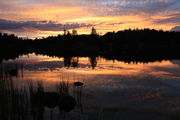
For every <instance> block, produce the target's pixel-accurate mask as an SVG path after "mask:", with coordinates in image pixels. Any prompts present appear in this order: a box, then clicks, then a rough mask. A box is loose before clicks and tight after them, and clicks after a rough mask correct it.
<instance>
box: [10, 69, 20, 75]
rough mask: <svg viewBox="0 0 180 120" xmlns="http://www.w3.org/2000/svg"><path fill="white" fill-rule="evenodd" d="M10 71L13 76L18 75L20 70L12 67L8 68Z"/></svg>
mask: <svg viewBox="0 0 180 120" xmlns="http://www.w3.org/2000/svg"><path fill="white" fill-rule="evenodd" d="M8 73H9V75H11V76H17V74H18V70H17V69H11V70H8Z"/></svg>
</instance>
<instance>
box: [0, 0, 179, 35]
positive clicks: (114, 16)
mask: <svg viewBox="0 0 180 120" xmlns="http://www.w3.org/2000/svg"><path fill="white" fill-rule="evenodd" d="M179 26H180V0H0V32H6V33H13V34H16V35H18V36H19V37H26V36H28V37H30V38H35V37H46V36H49V35H57V34H61V33H62V31H63V30H64V29H67V30H72V29H77V30H78V33H79V34H88V33H90V31H91V28H92V27H95V28H96V29H97V32H99V33H100V34H104V33H106V32H108V31H118V30H123V29H128V28H132V29H133V28H154V29H163V30H171V29H172V28H174V27H176V28H180V27H179Z"/></svg>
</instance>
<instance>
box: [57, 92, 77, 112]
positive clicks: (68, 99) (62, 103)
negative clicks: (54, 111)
mask: <svg viewBox="0 0 180 120" xmlns="http://www.w3.org/2000/svg"><path fill="white" fill-rule="evenodd" d="M75 105H76V101H75V99H74V98H73V97H72V96H69V95H65V94H62V95H60V99H59V109H62V110H64V111H66V112H70V111H71V110H73V109H74V107H75Z"/></svg>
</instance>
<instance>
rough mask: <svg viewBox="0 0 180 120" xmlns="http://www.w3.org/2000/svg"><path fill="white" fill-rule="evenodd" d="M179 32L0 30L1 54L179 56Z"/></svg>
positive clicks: (145, 58) (150, 30)
mask: <svg viewBox="0 0 180 120" xmlns="http://www.w3.org/2000/svg"><path fill="white" fill-rule="evenodd" d="M179 38H180V32H169V31H162V30H154V29H126V30H122V31H118V32H108V33H106V34H104V35H98V33H97V31H96V29H95V28H92V30H91V33H90V34H89V35H78V32H77V30H72V32H70V31H66V30H64V34H62V35H57V36H49V37H47V38H41V39H37V38H36V39H35V40H31V39H26V40H23V39H20V38H18V37H17V36H15V35H8V34H2V33H0V46H1V48H0V50H1V52H0V53H1V58H0V60H2V59H5V58H6V57H7V58H8V57H9V55H10V56H13V57H16V56H17V55H19V54H26V53H29V52H35V53H37V54H46V55H50V56H58V57H61V56H103V57H106V58H108V59H118V60H127V61H130V60H132V61H138V60H139V61H140V60H142V61H145V60H147V61H148V60H157V59H175V58H176V59H177V58H178V59H179V55H178V53H177V51H179V50H180V40H179Z"/></svg>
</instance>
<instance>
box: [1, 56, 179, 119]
mask: <svg viewBox="0 0 180 120" xmlns="http://www.w3.org/2000/svg"><path fill="white" fill-rule="evenodd" d="M69 60H70V61H71V64H68V65H66V67H65V63H68V61H69ZM72 62H74V63H72ZM12 63H14V64H17V66H18V65H19V66H18V68H19V69H18V75H17V76H16V77H13V80H14V86H15V87H16V88H19V89H20V88H22V87H24V86H25V87H27V84H28V82H29V81H33V82H34V83H35V82H37V81H42V83H43V85H44V87H45V91H48V92H49V91H55V90H56V84H57V83H58V82H60V81H67V82H69V85H70V89H71V91H72V92H71V93H70V94H71V95H72V96H73V90H74V89H79V88H76V87H75V86H74V85H73V83H74V82H77V81H80V82H82V83H84V85H83V86H82V88H81V92H82V96H81V104H79V105H77V106H76V107H75V109H74V110H72V111H71V112H70V113H69V114H68V117H62V119H73V120H74V119H77V120H78V119H88V120H91V119H95V120H104V119H105V120H106V119H107V120H110V119H111V120H120V119H123V120H125V119H134V120H136V119H138V120H139V119H142V120H143V119H150V120H151V119H162V120H164V119H168V120H170V119H175V118H177V117H179V112H180V61H179V60H168V61H161V62H158V61H157V62H150V63H146V64H144V63H130V64H129V63H124V62H123V61H116V60H114V61H112V60H106V59H104V58H101V57H92V58H88V57H73V58H57V57H48V56H43V55H36V54H34V53H33V54H28V55H23V56H19V58H17V59H16V60H8V61H4V62H3V63H2V65H1V67H2V66H3V67H4V68H5V69H6V70H8V69H10V68H8V67H7V64H12ZM76 63H78V64H76ZM57 111H58V110H55V112H54V113H53V115H54V117H53V119H58V117H57V116H59V114H58V112H57ZM46 112H47V113H48V112H49V109H48V108H46V110H45V113H46ZM48 115H49V114H44V119H45V120H46V119H49V117H48ZM60 116H61V115H60Z"/></svg>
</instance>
